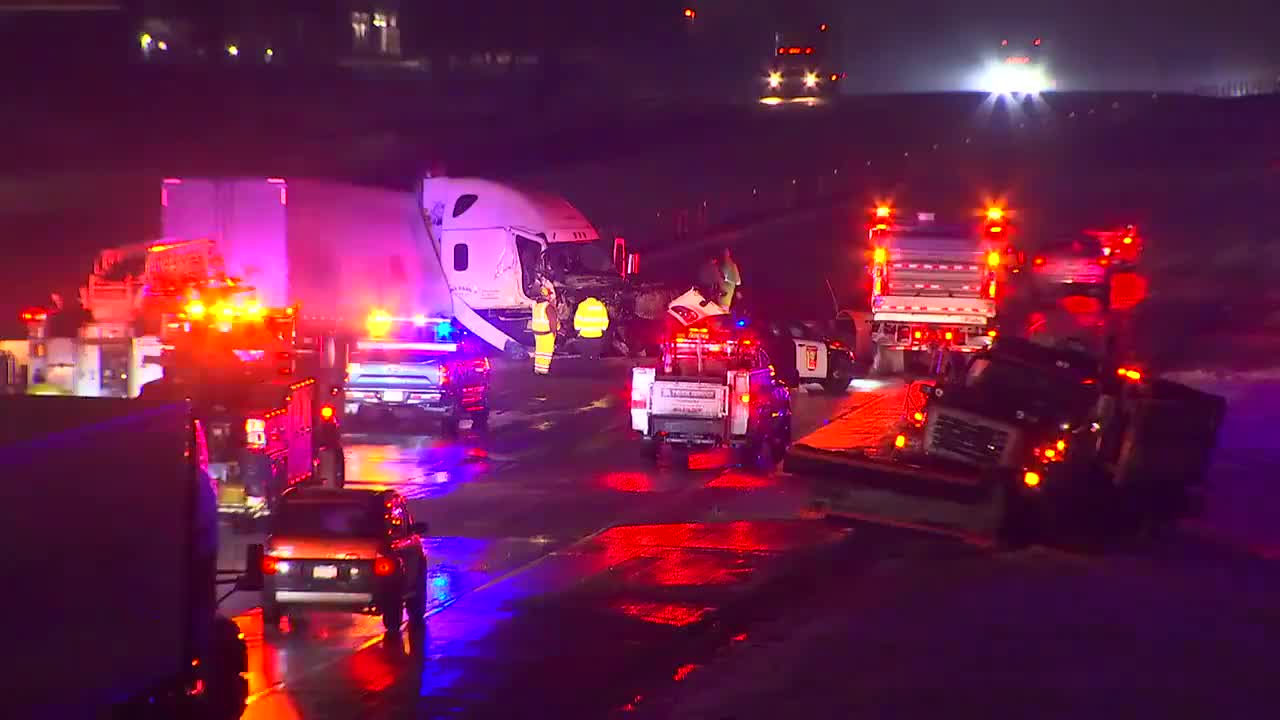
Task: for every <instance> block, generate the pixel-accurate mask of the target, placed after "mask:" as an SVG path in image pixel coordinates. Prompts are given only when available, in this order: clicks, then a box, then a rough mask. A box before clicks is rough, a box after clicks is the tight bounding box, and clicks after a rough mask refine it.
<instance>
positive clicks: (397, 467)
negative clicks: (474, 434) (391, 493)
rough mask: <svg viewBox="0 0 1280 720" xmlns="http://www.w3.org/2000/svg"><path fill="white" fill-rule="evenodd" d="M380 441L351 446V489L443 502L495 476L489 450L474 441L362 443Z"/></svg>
mask: <svg viewBox="0 0 1280 720" xmlns="http://www.w3.org/2000/svg"><path fill="white" fill-rule="evenodd" d="M380 439H381V438H364V437H360V436H357V437H353V438H351V439H349V440H348V441H347V446H346V456H347V480H346V486H347V487H349V488H359V489H368V490H395V491H397V492H399V493H400V494H401V495H402V496H404V497H405V498H408V499H421V498H430V497H439V496H441V495H445V494H447V493H449V492H452V491H453V490H455V489H457V487H458V486H459V485H460V484H461V483H465V482H469V481H471V480H474V479H475V478H476V477H478V476H480V475H481V474H483V473H485V472H486V471H488V470H489V453H488V450H486V449H485V448H484V447H483V446H481V445H480V444H479V441H478V440H477V439H474V438H470V439H468V440H465V441H461V442H454V441H448V440H444V439H441V438H429V437H404V438H398V439H397V440H396V441H395V442H385V443H384V442H377V443H373V442H360V440H380Z"/></svg>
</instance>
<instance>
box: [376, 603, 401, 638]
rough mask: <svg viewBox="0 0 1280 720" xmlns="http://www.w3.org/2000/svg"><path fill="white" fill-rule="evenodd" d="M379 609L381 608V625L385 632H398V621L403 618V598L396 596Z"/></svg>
mask: <svg viewBox="0 0 1280 720" xmlns="http://www.w3.org/2000/svg"><path fill="white" fill-rule="evenodd" d="M379 609H380V610H382V627H383V629H385V630H386V631H387V634H389V635H398V634H400V622H401V621H402V620H404V600H401V599H400V598H396V599H395V600H391V601H388V602H387V604H386V606H384V607H381V608H379Z"/></svg>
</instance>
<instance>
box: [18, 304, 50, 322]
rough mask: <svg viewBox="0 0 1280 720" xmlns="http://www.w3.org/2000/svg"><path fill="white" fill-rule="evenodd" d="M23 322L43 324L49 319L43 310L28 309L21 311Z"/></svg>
mask: <svg viewBox="0 0 1280 720" xmlns="http://www.w3.org/2000/svg"><path fill="white" fill-rule="evenodd" d="M21 317H22V321H23V322H44V321H45V320H48V319H49V313H48V312H47V311H46V310H45V309H44V308H38V307H30V308H27V309H26V310H23V311H22V315H21Z"/></svg>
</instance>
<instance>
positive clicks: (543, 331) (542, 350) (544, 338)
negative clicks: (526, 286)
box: [529, 283, 560, 375]
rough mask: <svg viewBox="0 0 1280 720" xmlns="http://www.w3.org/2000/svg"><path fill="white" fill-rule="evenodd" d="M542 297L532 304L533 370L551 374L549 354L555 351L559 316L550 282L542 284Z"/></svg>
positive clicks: (554, 292) (538, 372)
mask: <svg viewBox="0 0 1280 720" xmlns="http://www.w3.org/2000/svg"><path fill="white" fill-rule="evenodd" d="M540 292H541V294H542V299H540V300H538V302H537V303H535V304H534V306H533V319H532V320H531V321H530V323H529V325H530V329H532V330H533V372H534V373H535V374H537V375H549V374H551V356H552V355H554V354H555V352H556V331H557V330H559V329H560V316H559V315H558V314H557V313H556V305H555V301H556V291H555V289H554V288H552V287H551V285H550V284H547V283H544V284H543V285H542V290H541V291H540Z"/></svg>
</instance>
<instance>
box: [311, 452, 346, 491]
mask: <svg viewBox="0 0 1280 720" xmlns="http://www.w3.org/2000/svg"><path fill="white" fill-rule="evenodd" d="M316 461H317V462H316V480H317V484H318V485H319V486H320V487H323V488H332V489H335V490H340V489H341V488H342V476H343V473H342V472H341V470H340V467H341V465H342V464H343V463H344V462H345V458H343V457H342V451H341V450H338V449H337V448H331V447H326V448H321V450H320V453H319V455H318V456H317V458H316Z"/></svg>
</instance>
